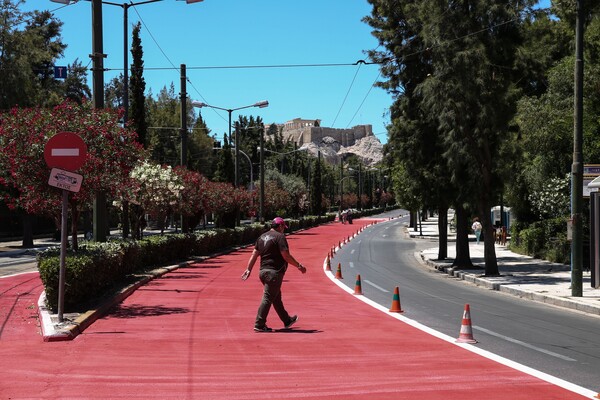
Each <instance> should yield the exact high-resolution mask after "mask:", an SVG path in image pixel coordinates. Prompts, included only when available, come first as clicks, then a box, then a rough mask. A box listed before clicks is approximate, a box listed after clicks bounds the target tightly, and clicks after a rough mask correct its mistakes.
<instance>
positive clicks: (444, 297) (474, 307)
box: [331, 211, 600, 391]
mask: <svg viewBox="0 0 600 400" xmlns="http://www.w3.org/2000/svg"><path fill="white" fill-rule="evenodd" d="M397 215H398V212H397V211H396V212H393V213H391V214H390V215H389V216H397ZM407 223H408V217H407V216H406V217H402V218H398V219H393V220H392V221H389V222H385V223H380V224H377V225H374V226H372V227H370V228H368V229H366V230H365V231H363V232H362V233H361V234H360V235H359V236H358V237H357V238H355V239H354V240H352V241H350V243H349V244H347V245H345V246H343V247H342V249H341V250H340V251H338V252H337V253H336V255H335V257H334V258H333V260H332V263H331V265H332V269H334V268H337V265H338V263H340V265H341V267H342V271H343V277H344V279H343V281H344V283H345V284H346V285H347V286H348V287H350V288H354V286H355V283H356V275H357V274H360V275H361V286H362V291H363V294H364V295H365V296H366V297H368V298H370V299H372V300H373V301H375V302H377V303H379V304H381V305H383V306H386V307H390V306H391V303H392V299H393V291H394V288H395V287H396V286H397V287H398V288H399V290H400V302H401V306H402V309H403V310H404V315H405V316H406V317H408V318H411V319H413V320H416V321H418V322H420V323H422V324H424V325H426V326H428V327H430V328H433V329H435V330H437V331H440V332H442V333H445V334H447V335H450V336H454V337H458V334H459V332H460V326H461V321H462V313H463V310H464V306H465V304H469V305H470V309H471V321H472V328H473V336H474V338H475V339H476V340H478V341H479V343H478V344H476V346H478V347H481V348H483V349H485V350H488V351H490V352H492V353H494V354H498V355H500V356H502V357H505V358H507V359H510V360H513V361H516V362H518V363H521V364H523V365H526V366H528V367H531V368H534V369H537V370H539V371H542V372H545V373H547V374H550V375H553V376H556V377H559V378H561V379H564V380H566V381H569V382H572V383H575V384H577V385H580V386H583V387H585V388H588V389H590V390H594V391H597V390H598V371H599V370H600V335H598V332H600V318H598V317H595V316H591V315H587V314H582V313H579V312H576V311H572V310H565V309H560V308H555V307H553V306H550V305H544V304H541V303H536V302H533V301H529V300H524V299H520V298H517V297H513V296H510V295H506V294H503V293H500V292H497V291H492V290H488V289H483V288H481V287H477V286H474V285H471V284H469V283H467V282H466V281H462V280H461V281H457V280H456V279H455V278H452V277H449V276H448V275H445V274H441V273H439V272H437V271H435V270H433V269H430V268H429V267H426V266H424V265H423V264H421V263H420V262H419V261H418V260H417V258H416V256H415V253H418V251H419V250H420V249H424V248H428V247H436V246H437V241H427V240H414V239H410V238H408V237H407V236H406V235H405V225H406V224H407ZM451 245H453V244H451ZM334 270H335V269H334Z"/></svg>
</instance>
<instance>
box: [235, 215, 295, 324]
mask: <svg viewBox="0 0 600 400" xmlns="http://www.w3.org/2000/svg"><path fill="white" fill-rule="evenodd" d="M286 228H287V225H286V224H285V221H284V219H283V218H281V217H277V218H275V219H274V220H273V222H272V223H271V229H270V230H269V231H268V232H265V233H263V234H262V235H261V236H260V237H259V238H258V240H257V241H256V243H255V245H254V251H252V255H251V256H250V260H248V266H247V268H246V270H245V271H244V273H243V274H242V280H244V281H245V280H246V279H248V277H249V276H250V273H251V272H252V268H253V267H254V263H255V262H256V259H257V258H258V256H259V255H260V271H259V278H260V281H261V282H262V284H263V285H264V291H263V297H262V301H261V303H260V306H259V307H258V312H257V314H256V321H255V322H254V331H255V332H271V331H272V329H271V328H269V327H268V326H267V315H269V310H270V309H271V305H273V307H274V308H275V311H276V312H277V315H278V316H279V319H281V322H283V325H284V326H285V328H286V329H287V328H290V327H291V326H292V325H294V323H295V322H296V321H297V320H298V316H297V315H294V316H290V315H289V314H288V312H287V311H286V310H285V307H284V306H283V301H282V300H281V284H282V283H283V276H284V275H285V271H286V270H287V266H288V264H291V265H293V266H295V267H296V268H298V269H299V270H300V272H302V273H303V274H305V273H306V268H304V266H303V265H302V264H300V263H299V262H298V261H296V259H295V258H294V257H293V256H292V255H291V254H290V250H289V246H288V243H287V239H286V238H285V235H284V233H283V232H284V231H285V229H286Z"/></svg>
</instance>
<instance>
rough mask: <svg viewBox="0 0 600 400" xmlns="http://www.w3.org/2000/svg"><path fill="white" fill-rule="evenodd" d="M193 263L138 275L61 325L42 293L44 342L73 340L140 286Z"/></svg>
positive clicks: (39, 304) (40, 309) (39, 303)
mask: <svg viewBox="0 0 600 400" xmlns="http://www.w3.org/2000/svg"><path fill="white" fill-rule="evenodd" d="M194 262H197V259H194V260H190V261H185V262H183V263H179V264H177V265H171V266H168V267H160V268H156V269H154V270H152V271H149V272H148V273H145V274H141V275H139V276H140V279H138V280H137V281H135V282H134V283H132V284H130V285H127V286H126V287H124V288H122V289H121V290H119V291H118V292H116V293H112V294H109V295H107V296H105V297H104V300H102V301H101V302H100V304H99V305H98V307H96V308H94V309H91V310H88V311H85V312H83V313H81V314H78V315H77V316H76V317H75V318H74V319H72V320H69V319H66V318H65V319H64V321H63V323H62V324H61V323H58V322H54V319H56V317H55V316H56V314H52V312H51V311H50V310H49V309H48V307H46V292H45V291H44V292H42V294H41V295H40V298H39V300H38V316H39V319H40V325H41V328H42V337H43V338H44V342H60V341H66V340H73V339H75V338H76V337H77V336H78V335H79V334H80V333H82V332H83V331H84V330H85V329H86V328H87V327H89V326H90V325H91V324H93V323H94V322H95V321H96V320H98V319H99V318H102V317H103V316H104V315H106V313H107V312H108V311H109V310H110V309H111V308H112V307H114V306H115V305H117V304H119V303H121V302H122V301H123V300H125V299H126V298H127V297H129V296H130V295H131V294H132V293H133V292H135V291H136V290H137V289H138V288H139V287H140V286H143V285H145V284H146V283H148V282H150V281H151V280H153V279H156V278H159V277H161V276H162V275H164V274H166V273H168V272H171V271H174V270H176V269H178V268H181V267H186V266H188V265H190V264H192V263H194Z"/></svg>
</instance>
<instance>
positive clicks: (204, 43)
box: [23, 0, 549, 143]
mask: <svg viewBox="0 0 600 400" xmlns="http://www.w3.org/2000/svg"><path fill="white" fill-rule="evenodd" d="M113 1H114V2H115V3H118V4H122V3H123V2H124V0H113ZM133 2H134V3H136V2H140V0H135V1H133ZM548 2H549V0H543V1H542V3H546V4H547V3H548ZM42 8H43V9H49V10H52V11H54V15H55V16H56V17H57V18H58V19H60V20H61V21H63V22H64V25H63V30H62V37H63V41H64V43H66V44H67V45H68V47H67V49H66V51H65V56H64V59H63V60H61V61H59V63H58V64H60V65H67V64H70V63H72V62H73V61H74V60H75V59H76V58H78V59H79V60H80V61H81V62H82V63H83V65H87V66H89V67H90V68H91V66H92V65H91V62H90V59H89V54H90V53H91V46H92V37H91V36H92V35H91V30H92V28H91V3H89V2H87V1H79V2H78V3H75V4H72V5H69V6H63V5H61V4H58V3H53V2H50V0H29V1H27V3H26V4H25V6H24V7H23V9H25V10H31V9H42ZM370 12H371V6H370V5H369V3H368V2H367V1H366V0H303V1H286V0H262V1H248V0H204V1H203V2H200V3H195V4H186V3H185V1H175V0H164V1H160V2H157V3H151V4H143V5H139V6H136V7H130V8H129V12H128V18H129V35H128V37H129V38H128V42H129V46H131V29H132V28H131V27H132V26H133V24H135V23H137V22H138V21H141V22H142V31H141V38H142V46H143V49H144V67H145V72H144V78H145V80H146V87H147V89H150V90H152V93H153V94H154V95H156V94H158V92H159V91H160V90H161V89H162V88H163V87H165V86H167V87H169V86H170V85H171V83H173V84H174V87H175V93H176V94H178V93H179V92H180V78H179V66H180V64H186V67H187V76H188V79H189V81H188V84H187V92H188V94H189V96H190V97H191V98H192V99H193V100H200V101H203V102H205V103H208V104H211V105H214V106H217V107H221V108H226V109H234V108H238V107H243V106H246V105H251V104H254V103H255V102H257V101H261V100H268V101H269V103H270V105H269V107H268V108H262V109H258V108H251V109H246V110H240V111H237V112H234V113H233V119H234V120H235V119H237V116H238V115H239V113H241V114H243V115H255V116H260V117H262V119H263V120H264V122H265V123H273V122H276V123H284V122H286V121H288V120H291V119H294V118H305V119H320V120H322V122H321V125H322V126H327V127H334V128H347V127H352V126H354V125H359V124H371V125H372V126H373V132H374V134H375V135H376V136H377V137H378V138H379V140H381V141H382V142H383V143H385V142H386V140H387V138H386V130H385V126H386V125H387V124H388V123H389V114H388V108H389V106H390V105H391V103H392V97H391V96H390V95H388V94H387V93H386V92H385V91H384V90H382V89H380V88H377V87H373V84H374V83H375V82H376V81H377V80H379V79H380V77H379V68H378V66H377V65H362V64H361V65H347V66H331V67H325V66H311V67H307V66H304V67H268V68H266V67H263V68H222V67H240V66H282V65H287V66H289V65H323V64H353V63H355V62H356V61H358V60H363V59H364V60H365V61H368V60H367V57H366V54H365V51H366V50H369V49H374V48H376V47H377V41H376V40H375V38H374V37H373V36H372V35H371V29H370V27H369V26H368V25H367V24H365V23H363V22H362V21H361V19H362V18H363V17H364V16H366V15H369V14H370ZM103 20H104V24H103V25H104V53H105V54H107V58H106V59H105V68H108V69H109V70H108V71H106V73H105V82H108V81H109V80H110V79H111V78H113V77H115V76H117V75H118V74H119V73H121V72H122V70H123V9H122V7H120V6H115V5H104V7H103ZM129 63H131V56H130V55H129ZM207 67H211V68H207ZM212 67H216V68H212ZM88 83H89V84H90V86H91V75H90V78H89V81H88ZM202 116H203V118H204V119H205V121H206V123H207V125H208V127H209V128H210V129H211V130H212V134H217V135H218V136H219V137H220V136H221V135H222V134H223V133H224V132H226V131H227V112H225V111H219V110H214V109H208V108H203V109H202Z"/></svg>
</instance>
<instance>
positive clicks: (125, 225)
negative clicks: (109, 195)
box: [122, 201, 129, 239]
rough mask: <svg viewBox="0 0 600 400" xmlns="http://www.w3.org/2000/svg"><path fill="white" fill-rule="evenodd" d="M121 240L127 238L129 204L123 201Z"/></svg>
mask: <svg viewBox="0 0 600 400" xmlns="http://www.w3.org/2000/svg"><path fill="white" fill-rule="evenodd" d="M122 221H123V239H127V238H128V237H129V202H128V201H123V218H122Z"/></svg>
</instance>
